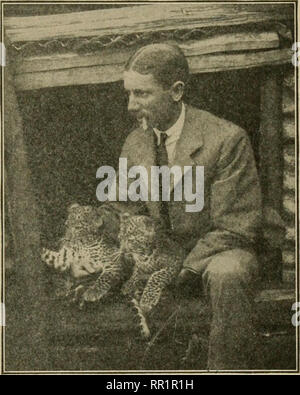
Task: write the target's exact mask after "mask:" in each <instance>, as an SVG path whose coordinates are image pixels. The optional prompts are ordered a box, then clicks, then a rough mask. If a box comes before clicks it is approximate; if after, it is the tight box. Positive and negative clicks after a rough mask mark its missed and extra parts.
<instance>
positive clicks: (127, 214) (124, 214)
mask: <svg viewBox="0 0 300 395" xmlns="http://www.w3.org/2000/svg"><path fill="white" fill-rule="evenodd" d="M129 217H130V214H129V213H127V212H126V213H122V214H121V219H127V218H129Z"/></svg>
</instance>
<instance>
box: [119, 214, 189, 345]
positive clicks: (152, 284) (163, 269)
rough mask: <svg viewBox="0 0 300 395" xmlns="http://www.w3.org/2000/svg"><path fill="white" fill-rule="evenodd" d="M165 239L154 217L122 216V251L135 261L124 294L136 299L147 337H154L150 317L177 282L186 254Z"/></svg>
mask: <svg viewBox="0 0 300 395" xmlns="http://www.w3.org/2000/svg"><path fill="white" fill-rule="evenodd" d="M163 238H164V235H163V233H162V232H161V227H160V225H159V224H157V223H156V222H155V221H154V220H153V219H151V218H150V217H147V216H143V215H129V214H127V213H125V214H123V215H122V216H121V221H120V232H119V240H120V246H121V250H122V252H123V253H124V255H125V257H127V258H131V259H132V260H133V262H134V267H133V273H132V275H131V277H130V278H129V280H128V281H127V282H126V283H125V284H124V285H123V287H122V293H123V294H124V295H128V296H130V297H131V298H132V302H133V304H134V306H135V307H136V309H137V312H138V315H139V318H140V324H141V328H142V334H143V335H144V336H145V337H146V338H148V337H149V336H150V330H149V327H148V324H147V315H148V314H149V312H150V311H151V310H152V309H153V308H154V307H155V306H156V305H157V304H158V303H159V301H160V299H161V296H162V294H163V292H164V290H165V289H166V287H167V286H168V285H170V284H171V283H172V282H174V280H175V279H176V277H177V276H178V274H179V272H180V270H181V267H182V262H183V256H184V254H183V251H181V249H180V248H176V249H170V248H168V246H167V244H168V243H163V242H162V241H163ZM145 282H146V284H145Z"/></svg>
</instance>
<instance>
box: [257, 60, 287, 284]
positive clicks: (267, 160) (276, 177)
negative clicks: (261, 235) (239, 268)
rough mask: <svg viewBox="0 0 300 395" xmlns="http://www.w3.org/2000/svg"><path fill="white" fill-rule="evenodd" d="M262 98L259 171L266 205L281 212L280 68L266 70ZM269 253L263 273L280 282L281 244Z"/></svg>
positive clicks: (265, 253)
mask: <svg viewBox="0 0 300 395" xmlns="http://www.w3.org/2000/svg"><path fill="white" fill-rule="evenodd" d="M260 100H261V122H260V134H259V173H260V180H261V187H262V194H263V207H264V208H266V207H268V208H271V209H274V210H275V211H277V213H278V214H279V215H281V214H282V198H283V138H282V76H281V73H280V70H278V69H277V68H275V67H273V68H267V69H265V70H264V73H263V76H262V80H261V97H260ZM269 252H270V253H269ZM269 252H267V251H264V252H263V261H264V262H263V266H264V267H263V275H264V277H265V279H267V280H269V281H273V280H277V281H278V280H279V281H280V280H281V276H282V254H281V250H280V246H279V248H275V249H272V250H271V249H270V251H269Z"/></svg>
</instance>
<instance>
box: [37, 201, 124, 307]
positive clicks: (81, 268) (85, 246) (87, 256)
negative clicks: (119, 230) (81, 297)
mask: <svg viewBox="0 0 300 395" xmlns="http://www.w3.org/2000/svg"><path fill="white" fill-rule="evenodd" d="M65 224H66V231H65V235H64V237H63V238H62V240H61V242H60V249H59V250H58V251H51V250H48V249H46V248H43V250H42V255H41V257H42V261H43V262H44V263H46V264H47V265H48V266H50V267H53V268H54V269H56V270H58V271H60V272H63V273H64V274H65V276H64V280H65V291H66V292H65V296H68V294H69V293H70V291H74V286H76V285H77V287H76V288H75V294H76V293H77V292H78V291H79V290H80V289H82V288H83V285H82V281H81V279H82V278H86V277H88V275H89V274H90V273H101V282H102V283H103V285H102V291H103V293H105V291H106V292H108V290H109V289H110V287H111V285H112V284H111V281H110V278H111V277H113V278H114V279H117V278H118V270H116V267H117V266H118V264H117V263H118V260H119V257H120V254H119V247H118V245H117V244H116V243H115V242H113V241H112V240H110V239H109V238H108V237H107V236H106V235H105V232H100V231H99V229H100V228H101V227H102V225H103V218H102V213H101V212H100V211H99V209H98V208H96V207H92V206H80V205H79V204H73V205H72V206H70V207H69V209H68V217H67V220H66V223H65ZM78 284H79V285H78ZM61 296H62V295H61ZM100 296H102V295H100ZM97 297H98V298H99V295H97ZM87 298H89V299H91V300H93V299H94V298H95V295H94V293H93V292H92V290H90V292H89V295H88V297H87Z"/></svg>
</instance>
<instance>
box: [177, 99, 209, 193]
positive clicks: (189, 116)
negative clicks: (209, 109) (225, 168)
mask: <svg viewBox="0 0 300 395" xmlns="http://www.w3.org/2000/svg"><path fill="white" fill-rule="evenodd" d="M194 113H195V110H194V109H193V107H190V106H186V114H185V122H184V126H183V130H182V133H181V135H180V138H179V140H178V141H177V144H176V148H175V157H174V165H176V166H180V168H181V174H182V176H183V175H184V174H185V173H186V172H187V171H188V169H187V168H185V166H193V165H194V164H195V163H194V161H193V154H195V153H196V152H198V151H199V149H200V148H201V147H202V145H203V137H202V133H201V125H200V124H199V113H198V114H197V116H198V120H197V117H196V116H195V115H194ZM172 180H173V178H172ZM178 182H179V181H178ZM178 182H177V183H176V185H177V184H178ZM176 185H172V183H171V191H172V190H173V189H174V188H175V187H176Z"/></svg>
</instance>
